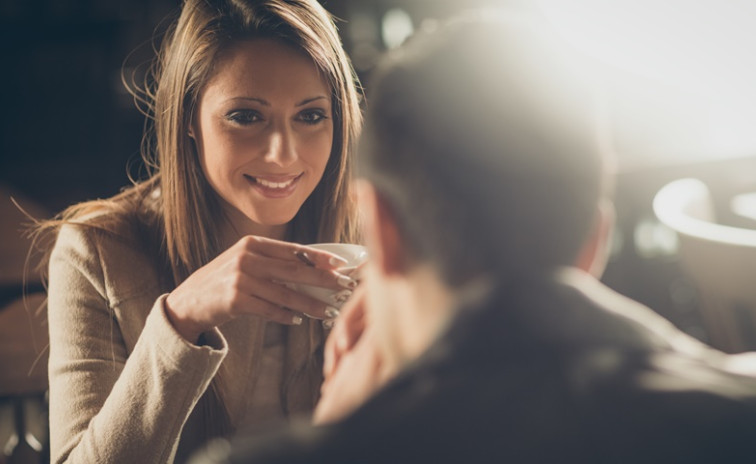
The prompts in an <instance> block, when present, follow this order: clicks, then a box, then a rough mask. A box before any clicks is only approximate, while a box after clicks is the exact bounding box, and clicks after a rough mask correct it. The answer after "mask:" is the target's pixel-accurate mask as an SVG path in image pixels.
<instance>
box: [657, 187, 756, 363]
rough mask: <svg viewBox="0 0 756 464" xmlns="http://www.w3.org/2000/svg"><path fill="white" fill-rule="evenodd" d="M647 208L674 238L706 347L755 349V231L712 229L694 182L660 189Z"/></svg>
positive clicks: (705, 196)
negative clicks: (694, 291)
mask: <svg viewBox="0 0 756 464" xmlns="http://www.w3.org/2000/svg"><path fill="white" fill-rule="evenodd" d="M653 207H654V213H655V214H656V216H657V217H658V219H659V221H661V223H662V224H664V225H666V226H667V227H669V228H671V229H672V230H674V231H675V232H677V234H678V238H679V242H680V261H681V264H682V267H683V270H684V271H685V272H686V273H687V274H688V275H689V276H690V277H691V278H692V279H693V281H694V282H695V284H696V286H697V288H698V289H699V292H700V297H701V310H702V315H703V317H704V323H705V326H706V330H707V332H708V334H709V337H710V342H711V344H712V345H713V346H714V347H716V348H719V349H722V350H724V351H727V352H732V353H735V352H742V351H746V350H748V349H754V348H756V346H754V343H756V230H752V229H745V228H739V227H731V226H725V225H722V224H718V223H717V222H716V219H715V217H714V208H713V202H712V199H711V195H710V192H709V189H708V187H707V186H706V185H705V184H704V183H703V182H701V181H700V180H698V179H680V180H676V181H674V182H671V183H669V184H667V185H665V186H664V187H663V188H662V189H661V190H659V192H658V193H657V194H656V196H655V197H654V202H653Z"/></svg>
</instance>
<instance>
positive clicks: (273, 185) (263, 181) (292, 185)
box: [244, 173, 304, 198]
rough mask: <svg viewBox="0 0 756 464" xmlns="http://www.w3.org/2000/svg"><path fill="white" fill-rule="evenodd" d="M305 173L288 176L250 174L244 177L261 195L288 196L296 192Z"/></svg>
mask: <svg viewBox="0 0 756 464" xmlns="http://www.w3.org/2000/svg"><path fill="white" fill-rule="evenodd" d="M303 175H304V173H299V174H296V175H288V176H280V175H279V176H250V175H248V174H244V178H245V179H246V180H247V182H249V183H250V184H251V185H252V188H253V189H254V190H255V191H256V192H258V193H259V194H260V195H262V196H264V197H267V198H286V197H288V196H290V195H291V194H293V193H294V191H295V190H296V189H297V186H298V184H299V180H300V179H301V178H302V176H303Z"/></svg>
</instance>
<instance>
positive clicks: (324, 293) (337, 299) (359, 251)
mask: <svg viewBox="0 0 756 464" xmlns="http://www.w3.org/2000/svg"><path fill="white" fill-rule="evenodd" d="M307 246H308V247H310V248H315V249H317V250H323V251H327V252H329V253H333V254H334V255H336V256H339V257H341V258H343V259H345V260H346V264H345V265H344V266H341V267H339V268H337V269H336V271H338V272H340V273H341V274H345V275H348V276H350V277H355V278H356V276H355V275H354V273H355V271H356V270H357V268H358V267H359V266H360V265H362V264H363V263H364V262H365V261H367V258H368V255H367V248H365V247H364V246H362V245H355V244H351V243H315V244H312V245H307ZM286 286H288V287H289V288H291V289H293V290H296V291H298V292H300V293H304V294H305V295H309V296H311V297H313V298H315V299H316V300H318V301H322V302H323V303H326V304H328V305H330V306H334V307H336V308H340V307H341V305H342V304H344V301H346V299H347V298H346V297H345V296H347V295H348V294H350V293H351V292H350V291H349V290H333V289H330V288H325V287H316V286H314V285H305V284H298V283H287V284H286Z"/></svg>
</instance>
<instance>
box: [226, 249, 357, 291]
mask: <svg viewBox="0 0 756 464" xmlns="http://www.w3.org/2000/svg"><path fill="white" fill-rule="evenodd" d="M239 266H240V267H241V269H240V270H241V271H242V272H243V273H245V274H247V275H250V276H255V277H259V278H262V279H267V280H271V281H277V282H290V283H297V284H305V285H314V286H316V287H324V288H330V289H334V290H339V289H353V288H355V287H356V286H357V281H356V280H354V279H352V278H351V277H349V276H346V275H343V274H341V273H339V272H336V271H334V270H329V269H321V268H317V267H311V266H308V265H306V264H305V263H303V262H301V261H299V260H297V259H296V258H295V259H294V260H282V259H276V258H270V257H267V256H261V255H258V254H254V253H245V254H244V255H243V256H242V257H241V258H240V260H239Z"/></svg>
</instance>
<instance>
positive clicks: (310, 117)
mask: <svg viewBox="0 0 756 464" xmlns="http://www.w3.org/2000/svg"><path fill="white" fill-rule="evenodd" d="M298 119H299V120H300V121H302V122H304V123H305V124H313V125H314V124H317V123H319V122H320V121H323V120H324V119H328V116H326V113H325V111H323V110H307V111H302V112H301V113H299V118H298Z"/></svg>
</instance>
